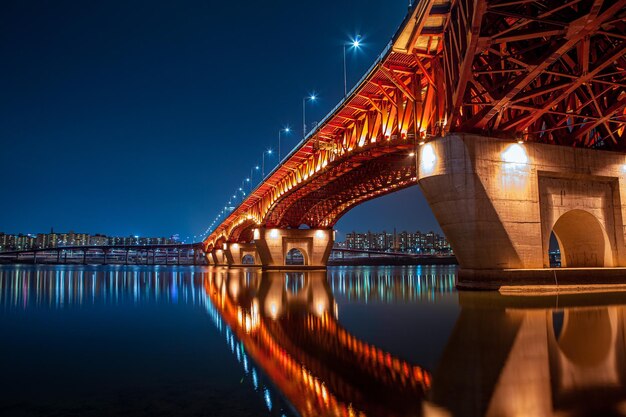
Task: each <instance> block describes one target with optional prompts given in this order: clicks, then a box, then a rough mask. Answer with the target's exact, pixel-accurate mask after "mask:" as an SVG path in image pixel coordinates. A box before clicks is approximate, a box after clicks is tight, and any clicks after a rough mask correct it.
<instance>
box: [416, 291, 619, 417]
mask: <svg viewBox="0 0 626 417" xmlns="http://www.w3.org/2000/svg"><path fill="white" fill-rule="evenodd" d="M459 300H460V303H461V306H462V310H461V314H460V316H459V318H458V320H457V323H456V326H455V328H454V330H453V332H452V335H451V337H450V339H449V340H448V344H447V347H446V349H445V351H444V353H443V355H442V357H441V360H440V364H439V366H438V369H437V370H436V371H435V372H434V378H433V386H432V391H431V396H430V399H429V401H428V402H427V403H426V404H425V407H424V410H425V412H424V415H425V416H426V417H429V416H433V417H434V416H436V417H441V416H464V417H472V416H477V417H478V416H486V417H491V416H499V417H508V416H537V417H548V416H563V417H567V416H624V415H626V367H625V366H624V358H625V357H626V342H625V339H624V335H625V331H626V307H625V303H626V295H625V294H624V293H600V294H596V295H587V296H585V297H581V296H580V295H577V294H574V295H563V294H561V295H557V296H541V297H533V296H500V295H495V294H493V293H492V294H491V295H485V294H484V293H483V294H480V293H474V292H470V293H465V294H463V293H462V294H460V297H459ZM486 306H488V307H486Z"/></svg>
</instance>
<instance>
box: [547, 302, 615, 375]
mask: <svg viewBox="0 0 626 417" xmlns="http://www.w3.org/2000/svg"><path fill="white" fill-rule="evenodd" d="M559 316H560V317H558V316H557V317H555V314H553V316H552V319H553V330H554V337H555V339H556V341H557V344H558V347H559V350H560V352H561V353H562V354H563V355H564V356H565V357H566V358H567V360H568V361H569V362H570V363H571V364H572V365H576V366H579V367H583V368H589V367H594V366H598V365H600V364H601V363H603V362H605V361H606V360H607V358H608V357H609V354H610V352H611V344H612V343H613V338H614V336H613V328H612V325H611V317H610V314H609V310H608V309H607V308H594V309H584V310H568V311H567V310H566V311H565V312H561V313H560V314H559ZM555 318H557V322H556V323H555Z"/></svg>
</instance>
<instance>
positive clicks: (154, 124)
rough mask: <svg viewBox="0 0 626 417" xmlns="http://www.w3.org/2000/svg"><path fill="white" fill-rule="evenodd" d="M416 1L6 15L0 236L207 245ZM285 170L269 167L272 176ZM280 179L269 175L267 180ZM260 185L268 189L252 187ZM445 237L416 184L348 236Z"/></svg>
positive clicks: (4, 11)
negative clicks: (262, 170)
mask: <svg viewBox="0 0 626 417" xmlns="http://www.w3.org/2000/svg"><path fill="white" fill-rule="evenodd" d="M407 5H408V2H407V1H406V0H393V1H391V0H379V1H366V0H359V1H356V0H341V1H338V0H323V1H322V0H318V1H315V2H294V1H266V2H259V1H239V2H236V1H223V2H217V1H191V0H190V1H167V2H166V1H158V0H150V1H138V0H131V1H128V0H125V1H114V0H107V1H100V2H85V1H78V0H77V1H61V0H55V1H30V0H4V1H2V2H1V3H0V62H1V63H2V64H1V65H0V146H1V147H0V174H1V176H2V181H0V196H2V205H1V208H0V231H2V232H7V233H17V232H24V233H37V232H44V231H47V230H49V229H50V227H54V228H55V230H57V231H69V230H74V231H80V232H86V233H105V234H109V235H130V234H132V235H143V236H146V235H149V236H157V235H158V236H161V235H163V236H169V235H172V234H174V233H179V234H180V235H181V237H185V236H192V235H199V234H200V233H201V232H202V231H204V229H206V227H207V226H208V225H209V224H210V223H211V220H212V219H213V218H214V217H215V216H216V214H217V213H218V212H219V210H220V209H221V208H222V207H223V206H224V205H225V203H226V202H227V201H228V198H229V196H231V197H232V194H233V193H234V190H236V189H237V188H238V187H239V186H240V185H241V182H242V181H243V180H244V178H245V177H247V176H249V175H250V169H251V168H252V167H253V166H254V165H256V164H260V162H261V154H262V152H263V150H264V149H268V148H272V149H274V151H275V150H276V148H277V141H278V138H277V136H278V130H279V129H280V128H281V127H282V126H284V125H289V126H291V127H292V129H293V133H292V134H291V136H286V137H283V154H284V153H286V151H287V148H289V149H291V147H292V146H293V145H295V144H296V143H297V142H298V141H299V140H300V139H301V131H302V98H303V97H304V96H305V95H307V93H309V92H312V91H315V92H317V93H318V94H319V98H320V100H318V102H317V103H316V104H314V105H310V106H308V107H307V120H308V121H309V122H312V121H316V120H320V119H321V118H322V117H323V116H324V115H325V114H326V113H327V112H328V111H330V110H331V109H332V108H333V107H334V106H335V105H336V104H337V103H338V101H339V100H340V99H341V97H342V95H343V69H342V44H343V43H344V42H347V41H348V40H349V39H350V37H351V36H354V35H356V34H360V35H362V36H363V38H364V39H363V42H364V43H365V45H364V47H363V48H362V49H361V50H360V51H358V52H357V53H349V55H348V85H349V86H351V85H352V84H353V83H354V82H356V81H357V80H358V79H359V78H360V77H361V76H362V75H363V74H364V73H365V71H366V69H367V68H368V67H369V66H370V65H371V64H372V62H373V61H374V59H375V58H376V57H377V56H378V54H379V53H380V52H381V51H382V50H383V48H384V47H385V45H386V44H387V43H388V42H389V40H390V38H391V36H392V35H393V34H394V32H395V31H396V29H397V27H398V26H399V24H400V23H401V21H402V19H403V18H404V16H405V14H406V12H407ZM276 162H277V161H276V158H275V157H274V158H270V159H267V160H266V164H267V166H272V167H273V166H274V165H275V164H276ZM267 171H269V169H267ZM253 179H254V180H255V182H256V181H257V180H258V176H257V177H255V178H253ZM394 226H395V227H397V228H398V229H399V230H400V229H409V230H415V229H421V230H430V229H434V230H439V228H438V226H437V225H436V222H435V220H434V217H433V215H432V213H431V211H430V209H429V208H428V206H427V204H426V203H425V201H424V199H423V197H422V195H421V192H420V190H419V188H418V187H412V188H410V189H408V190H405V191H402V192H398V193H396V194H394V195H391V196H387V197H382V198H379V199H377V200H374V201H372V202H369V203H366V204H363V205H361V206H359V207H357V208H355V209H354V210H352V211H351V212H350V213H348V214H347V215H346V216H345V217H344V218H343V219H341V220H340V222H339V223H338V225H337V229H338V230H339V231H340V235H339V239H341V238H342V234H341V233H345V232H346V231H351V230H353V229H356V230H363V231H365V230H368V229H370V230H383V229H387V230H391V229H393V228H394Z"/></svg>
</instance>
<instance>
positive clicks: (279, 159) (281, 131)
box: [278, 126, 291, 163]
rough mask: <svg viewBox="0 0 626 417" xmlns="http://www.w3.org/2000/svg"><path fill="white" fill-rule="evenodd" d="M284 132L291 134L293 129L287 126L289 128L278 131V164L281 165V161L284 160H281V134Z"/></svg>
mask: <svg viewBox="0 0 626 417" xmlns="http://www.w3.org/2000/svg"><path fill="white" fill-rule="evenodd" d="M283 132H285V133H289V132H291V129H290V128H289V126H287V127H284V128H282V129H280V130H279V131H278V163H280V161H281V160H282V159H281V156H282V154H281V152H280V136H281V133H283Z"/></svg>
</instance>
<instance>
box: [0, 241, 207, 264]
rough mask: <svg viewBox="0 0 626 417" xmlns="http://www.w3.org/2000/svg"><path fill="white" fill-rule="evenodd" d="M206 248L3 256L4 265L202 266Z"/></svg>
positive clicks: (73, 249) (113, 248) (62, 249)
mask: <svg viewBox="0 0 626 417" xmlns="http://www.w3.org/2000/svg"><path fill="white" fill-rule="evenodd" d="M203 257H204V253H203V252H202V245H201V244H199V243H190V244H178V245H176V244H174V245H173V244H164V245H103V246H100V245H99V246H96V245H92V246H87V245H85V246H59V247H56V248H41V249H36V248H32V249H24V250H20V251H6V252H0V263H33V264H37V263H43V264H45V263H55V264H66V263H82V264H87V263H89V264H103V265H107V264H125V265H128V264H133V265H199V264H202V263H204V260H203V259H202V258H203Z"/></svg>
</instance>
